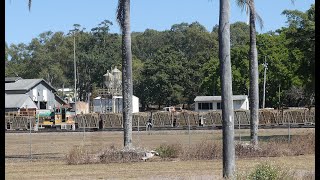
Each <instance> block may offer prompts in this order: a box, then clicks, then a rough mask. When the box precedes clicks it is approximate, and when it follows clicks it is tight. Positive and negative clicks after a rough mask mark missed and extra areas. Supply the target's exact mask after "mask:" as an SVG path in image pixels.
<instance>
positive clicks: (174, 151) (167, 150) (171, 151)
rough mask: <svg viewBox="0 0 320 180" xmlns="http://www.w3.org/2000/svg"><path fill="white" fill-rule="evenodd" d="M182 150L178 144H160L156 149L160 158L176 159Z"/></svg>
mask: <svg viewBox="0 0 320 180" xmlns="http://www.w3.org/2000/svg"><path fill="white" fill-rule="evenodd" d="M181 150H182V148H181V145H180V144H161V145H160V147H158V148H157V149H156V152H158V153H159V156H160V157H161V158H177V157H178V156H179V154H180V152H181Z"/></svg>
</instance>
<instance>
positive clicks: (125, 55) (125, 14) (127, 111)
mask: <svg viewBox="0 0 320 180" xmlns="http://www.w3.org/2000/svg"><path fill="white" fill-rule="evenodd" d="M31 2H32V0H29V1H28V7H29V11H30V9H31ZM117 20H118V23H119V25H120V28H121V31H122V96H123V106H122V107H123V126H124V147H125V148H127V149H131V148H132V93H133V88H132V52H131V35H130V0H119V1H118V9H117Z"/></svg>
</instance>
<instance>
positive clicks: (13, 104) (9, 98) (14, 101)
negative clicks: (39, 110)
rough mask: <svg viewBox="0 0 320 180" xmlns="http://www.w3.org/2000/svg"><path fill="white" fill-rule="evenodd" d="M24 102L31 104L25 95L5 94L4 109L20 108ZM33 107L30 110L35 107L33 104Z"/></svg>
mask: <svg viewBox="0 0 320 180" xmlns="http://www.w3.org/2000/svg"><path fill="white" fill-rule="evenodd" d="M26 101H30V102H33V101H32V100H31V98H30V97H29V96H28V95H26V94H5V108H20V107H21V106H22V105H23V104H24V103H25V102H26ZM30 102H29V103H30ZM31 104H32V103H31ZM34 106H35V107H30V108H36V107H37V106H36V105H35V104H34Z"/></svg>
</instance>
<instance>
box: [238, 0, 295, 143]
mask: <svg viewBox="0 0 320 180" xmlns="http://www.w3.org/2000/svg"><path fill="white" fill-rule="evenodd" d="M290 1H291V3H292V4H294V0H290ZM237 5H238V6H239V7H241V8H242V10H244V9H245V10H246V12H247V14H248V12H249V22H250V50H249V57H250V63H249V67H250V88H249V89H250V100H249V101H250V102H249V106H250V138H251V143H252V144H253V145H254V146H255V147H256V146H257V145H258V125H259V84H258V83H259V82H258V81H259V72H258V51H257V45H256V44H257V43H256V42H257V40H256V26H255V20H256V19H257V20H258V22H259V24H260V28H262V27H263V21H262V18H261V17H260V16H259V15H258V14H257V13H256V11H255V5H254V0H237Z"/></svg>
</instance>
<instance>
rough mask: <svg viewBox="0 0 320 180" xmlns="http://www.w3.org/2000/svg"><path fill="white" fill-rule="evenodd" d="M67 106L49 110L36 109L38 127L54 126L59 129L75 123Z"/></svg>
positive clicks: (72, 114) (72, 113)
mask: <svg viewBox="0 0 320 180" xmlns="http://www.w3.org/2000/svg"><path fill="white" fill-rule="evenodd" d="M70 109H71V108H68V107H58V108H54V109H53V111H51V110H40V111H38V117H37V118H38V119H39V126H40V127H56V128H61V129H69V128H67V126H69V127H71V126H72V125H75V122H74V120H73V116H74V115H75V113H74V112H71V111H70Z"/></svg>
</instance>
